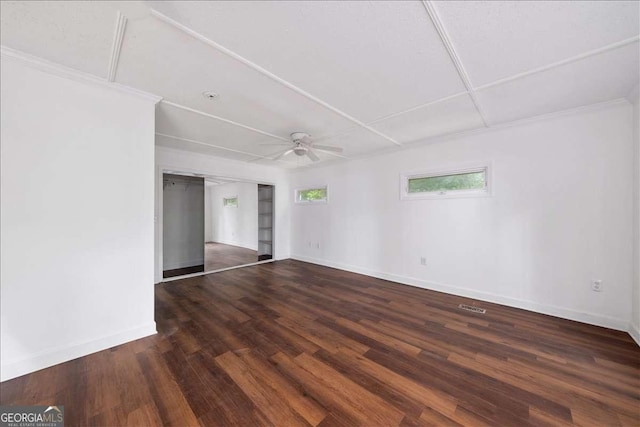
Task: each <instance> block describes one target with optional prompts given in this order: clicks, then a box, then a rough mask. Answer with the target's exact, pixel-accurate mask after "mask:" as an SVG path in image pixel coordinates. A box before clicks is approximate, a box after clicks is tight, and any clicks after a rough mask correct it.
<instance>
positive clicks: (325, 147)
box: [312, 145, 343, 153]
mask: <svg viewBox="0 0 640 427" xmlns="http://www.w3.org/2000/svg"><path fill="white" fill-rule="evenodd" d="M312 147H313V148H317V149H318V150H324V151H332V152H334V153H342V151H343V150H342V147H333V146H331V145H313V146H312Z"/></svg>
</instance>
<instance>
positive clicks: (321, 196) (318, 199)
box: [295, 187, 327, 203]
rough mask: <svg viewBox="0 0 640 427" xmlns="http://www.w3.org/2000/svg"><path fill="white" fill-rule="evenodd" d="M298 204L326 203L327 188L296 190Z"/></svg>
mask: <svg viewBox="0 0 640 427" xmlns="http://www.w3.org/2000/svg"><path fill="white" fill-rule="evenodd" d="M295 201H296V203H326V202H327V187H317V188H304V189H299V190H296V198H295Z"/></svg>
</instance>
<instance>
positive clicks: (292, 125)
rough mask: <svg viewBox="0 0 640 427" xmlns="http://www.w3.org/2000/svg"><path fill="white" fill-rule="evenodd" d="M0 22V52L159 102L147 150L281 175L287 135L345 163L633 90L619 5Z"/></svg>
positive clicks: (305, 9) (23, 15) (359, 5)
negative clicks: (316, 144)
mask: <svg viewBox="0 0 640 427" xmlns="http://www.w3.org/2000/svg"><path fill="white" fill-rule="evenodd" d="M0 7H1V10H0V14H1V24H0V29H1V35H0V36H1V42H2V45H3V46H6V47H9V48H13V49H17V50H20V51H23V52H25V53H28V54H32V55H36V56H39V57H42V58H44V59H47V60H50V61H53V62H57V63H59V64H62V65H65V66H67V67H71V68H74V69H77V70H79V71H83V72H86V73H89V74H92V75H95V76H97V77H100V78H104V79H108V78H109V76H110V73H109V70H110V69H112V70H115V78H114V80H115V82H117V83H120V84H123V85H127V86H131V87H134V88H136V89H140V90H144V91H146V92H150V93H153V94H156V95H158V96H161V97H163V101H162V102H161V103H160V104H159V105H158V110H157V117H156V128H157V129H156V131H157V139H156V143H157V145H161V146H167V147H173V148H179V149H184V150H190V151H194V152H198V153H203V154H211V155H216V156H222V157H228V158H232V159H237V160H242V161H251V162H261V163H265V164H273V165H274V166H282V167H299V166H305V165H307V164H309V161H308V159H306V158H304V157H302V158H301V157H297V156H295V155H290V156H287V157H284V158H283V159H281V160H277V161H273V160H271V159H270V158H272V157H274V156H275V155H276V154H277V153H278V152H279V151H281V150H282V149H284V148H286V147H284V146H277V145H268V144H274V143H279V142H283V141H285V140H287V139H288V137H289V134H290V133H291V132H294V131H304V132H307V133H309V134H311V135H312V137H313V138H314V139H315V140H316V141H322V142H321V144H324V145H338V146H341V147H343V148H344V149H345V151H344V153H343V155H344V156H345V157H347V158H350V157H354V156H360V155H366V154H370V153H374V152H376V151H383V150H389V149H400V148H402V145H405V144H410V143H414V142H418V141H423V140H426V139H428V138H433V137H438V136H442V135H447V134H451V133H457V132H461V131H465V130H470V129H476V128H482V127H485V126H493V125H497V124H499V123H504V122H508V121H512V120H517V119H522V118H528V117H533V116H538V115H542V114H548V113H553V112H556V111H562V110H566V109H570V108H575V107H580V106H583V105H589V104H594V103H599V102H604V101H608V100H612V99H617V98H621V97H624V96H626V95H627V94H628V93H629V92H630V91H631V90H632V89H633V87H634V86H635V85H637V84H638V80H639V75H640V71H639V68H640V67H639V62H640V60H639V57H640V53H639V51H640V49H639V42H638V40H639V39H640V37H639V34H640V24H639V23H640V10H639V3H638V2H632V1H629V2H614V1H603V2H575V1H574V2H497V1H494V2H454V1H447V2H433V3H431V2H420V1H388V2H387V1H371V2H365V1H342V2H320V1H317V2H315V1H313V2H309V1H299V2H298V1H290V2H278V1H273V2H269V1H257V2H250V1H245V2H223V1H217V2H204V1H194V2H189V1H177V2H170V1H162V2H114V1H108V2H102V1H92V2H65V1H56V2H35V1H28V2H2V3H1V6H0ZM119 14H121V15H123V16H124V17H125V18H126V23H125V24H126V25H125V26H124V35H123V37H121V38H119V37H114V34H117V29H118V28H122V18H119ZM114 52H115V53H119V55H118V54H115V55H114ZM208 90H211V91H214V92H216V93H218V94H219V96H218V98H217V99H215V100H207V99H205V98H204V97H203V96H202V92H203V91H208ZM319 155H320V157H321V159H322V161H329V160H333V159H339V158H340V157H338V156H335V155H330V154H324V153H319Z"/></svg>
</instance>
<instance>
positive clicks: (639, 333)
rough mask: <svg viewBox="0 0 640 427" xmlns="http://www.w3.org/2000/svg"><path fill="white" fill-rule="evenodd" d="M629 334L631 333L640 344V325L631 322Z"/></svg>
mask: <svg viewBox="0 0 640 427" xmlns="http://www.w3.org/2000/svg"><path fill="white" fill-rule="evenodd" d="M629 335H631V338H633V340H634V341H635V342H636V344H638V345H639V346H640V327H638V325H634V324H633V323H629Z"/></svg>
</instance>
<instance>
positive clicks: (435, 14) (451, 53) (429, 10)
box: [422, 0, 488, 126]
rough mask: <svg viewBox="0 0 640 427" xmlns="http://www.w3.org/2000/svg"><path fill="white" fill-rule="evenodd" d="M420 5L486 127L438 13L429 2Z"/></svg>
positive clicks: (468, 81)
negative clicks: (436, 32)
mask: <svg viewBox="0 0 640 427" xmlns="http://www.w3.org/2000/svg"><path fill="white" fill-rule="evenodd" d="M422 4H423V5H424V8H425V9H426V10H427V14H429V18H431V22H433V25H434V26H435V27H436V30H437V31H438V35H439V36H440V40H442V43H443V44H444V47H445V48H446V49H447V52H448V53H449V57H450V58H451V61H453V65H454V66H455V67H456V70H458V75H459V76H460V79H461V80H462V83H464V86H465V87H466V88H467V92H468V93H469V96H470V97H471V100H472V101H473V105H475V107H476V111H478V114H479V115H480V118H481V119H482V122H483V123H484V125H485V126H488V124H487V121H486V120H485V117H484V114H483V112H482V108H481V107H480V103H479V102H478V99H477V97H476V94H475V92H474V88H473V85H472V84H471V79H470V78H469V75H468V74H467V71H466V70H465V68H464V65H462V61H460V57H458V54H457V53H456V50H455V49H454V47H453V43H451V38H450V37H449V34H447V31H446V29H445V28H444V24H443V23H442V20H441V19H440V16H439V15H438V12H437V11H436V9H435V7H434V6H433V4H432V2H431V1H428V0H422Z"/></svg>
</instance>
